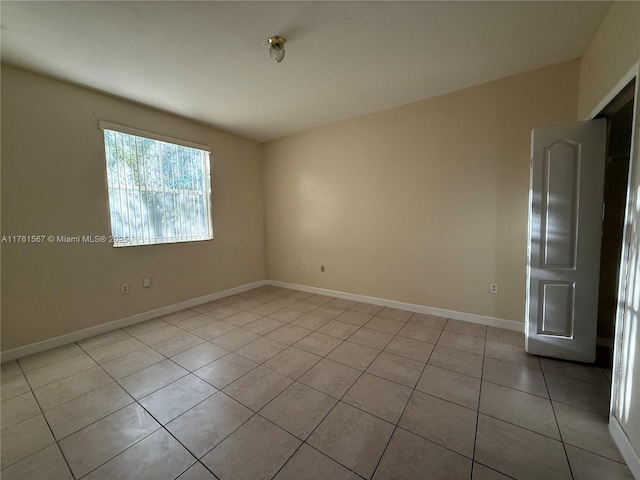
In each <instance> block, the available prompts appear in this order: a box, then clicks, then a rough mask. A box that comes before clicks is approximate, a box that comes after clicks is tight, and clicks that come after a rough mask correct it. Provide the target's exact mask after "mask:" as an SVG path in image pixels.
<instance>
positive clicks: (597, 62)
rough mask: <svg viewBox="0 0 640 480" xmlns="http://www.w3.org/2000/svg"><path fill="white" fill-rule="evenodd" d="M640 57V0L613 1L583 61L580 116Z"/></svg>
mask: <svg viewBox="0 0 640 480" xmlns="http://www.w3.org/2000/svg"><path fill="white" fill-rule="evenodd" d="M639 57H640V1H617V2H613V4H612V5H611V8H610V9H609V11H608V12H607V15H606V17H605V18H604V20H603V21H602V24H601V25H600V27H599V28H598V31H597V32H596V34H595V35H594V37H593V39H592V40H591V43H590V44H589V47H588V48H587V51H586V52H585V53H584V55H583V56H582V61H581V65H580V95H579V101H578V119H580V120H584V119H585V118H586V117H587V115H589V114H590V113H591V111H592V110H593V109H594V108H595V107H596V106H597V105H598V103H599V102H600V100H602V99H603V98H604V97H605V95H607V93H609V92H610V91H611V89H612V88H613V87H615V86H616V84H617V83H618V81H619V80H620V78H621V77H622V76H623V75H624V74H625V73H627V71H628V70H629V69H630V68H631V67H632V66H633V64H634V63H635V62H636V61H637V60H638V58H639Z"/></svg>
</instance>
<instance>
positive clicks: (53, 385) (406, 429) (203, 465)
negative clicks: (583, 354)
mask: <svg viewBox="0 0 640 480" xmlns="http://www.w3.org/2000/svg"><path fill="white" fill-rule="evenodd" d="M608 398H609V380H608V377H607V376H606V375H605V372H603V370H601V369H599V368H596V367H589V366H584V365H578V364H573V363H567V362H560V361H557V360H551V359H545V358H537V357H534V356H531V355H528V354H526V353H525V352H524V348H523V338H522V335H521V334H518V333H515V332H511V331H507V330H501V329H497V328H492V327H485V326H482V325H476V324H471V323H465V322H460V321H456V320H447V319H444V318H438V317H433V316H429V315H422V314H412V313H411V312H407V311H403V310H396V309H392V308H382V307H378V306H375V305H370V304H361V303H356V302H352V301H349V300H342V299H336V298H332V297H328V296H324V295H313V294H309V293H304V292H299V291H292V290H286V289H283V288H277V287H261V288H258V289H255V290H252V291H249V292H245V293H242V294H240V295H234V296H231V297H227V298H224V299H221V300H219V301H215V302H209V303H207V304H204V305H199V306H197V307H194V308H193V309H188V310H183V311H181V312H176V313H173V314H171V315H166V316H164V317H162V318H158V319H153V320H149V321H147V322H144V323H140V324H137V325H134V326H131V327H128V328H124V329H120V330H116V331H113V332H109V333H106V334H104V335H99V336H97V337H93V338H89V339H86V340H82V341H79V342H77V343H73V344H70V345H66V346H63V347H59V348H55V349H52V350H49V351H47V352H43V353H39V354H36V355H32V356H30V357H25V358H21V359H19V360H17V361H12V362H8V363H5V364H2V406H1V415H2V423H1V424H2V447H1V464H2V472H1V474H2V478H3V479H5V480H14V479H16V480H17V479H29V480H39V479H56V480H57V479H72V478H76V479H79V478H86V479H112V478H127V479H129V478H153V479H175V478H179V479H181V480H194V479H214V478H219V479H222V480H243V479H247V480H260V479H271V478H275V479H276V480H284V479H292V480H293V479H295V480H304V479H314V480H315V479H353V480H356V479H359V478H366V479H370V478H373V479H376V480H377V479H401V480H411V479H419V478H420V479H422V478H433V479H465V480H487V479H505V478H516V479H540V480H553V479H567V480H569V479H574V480H586V479H605V478H606V479H608V480H614V479H627V480H630V479H631V478H632V477H631V475H630V473H629V470H628V468H627V467H626V466H625V465H624V462H623V460H622V457H621V456H620V453H619V452H618V450H617V448H616V447H615V445H614V444H613V441H612V439H611V437H610V435H609V432H608V429H607V416H606V415H607V405H608Z"/></svg>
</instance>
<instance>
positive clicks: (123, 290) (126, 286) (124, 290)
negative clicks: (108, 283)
mask: <svg viewBox="0 0 640 480" xmlns="http://www.w3.org/2000/svg"><path fill="white" fill-rule="evenodd" d="M120 293H121V294H122V295H126V294H127V293H129V284H128V283H123V284H122V285H120Z"/></svg>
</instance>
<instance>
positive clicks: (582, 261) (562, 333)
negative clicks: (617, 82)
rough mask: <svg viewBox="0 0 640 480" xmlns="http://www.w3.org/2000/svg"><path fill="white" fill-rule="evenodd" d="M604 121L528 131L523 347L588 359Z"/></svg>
mask: <svg viewBox="0 0 640 480" xmlns="http://www.w3.org/2000/svg"><path fill="white" fill-rule="evenodd" d="M606 128H607V121H606V120H605V119H601V120H592V121H588V122H580V123H575V124H570V125H558V126H553V127H542V128H537V129H535V130H533V132H532V139H531V180H530V187H529V238H528V248H527V253H528V265H527V302H526V318H525V323H526V327H525V328H526V331H525V348H526V350H527V352H529V353H532V354H535V355H543V356H547V357H556V358H562V359H566V360H575V361H579V362H588V363H592V362H593V361H595V355H596V328H597V314H598V280H599V270H600V243H601V239H602V196H603V188H604V163H605V150H606Z"/></svg>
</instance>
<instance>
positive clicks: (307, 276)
mask: <svg viewBox="0 0 640 480" xmlns="http://www.w3.org/2000/svg"><path fill="white" fill-rule="evenodd" d="M578 71H579V62H578V61H572V62H567V63H562V64H558V65H555V66H551V67H548V68H544V69H540V70H536V71H533V72H529V73H525V74H522V75H517V76H514V77H510V78H506V79H502V80H499V81H496V82H492V83H488V84H485V85H481V86H478V87H474V88H469V89H465V90H462V91H458V92H455V93H452V94H448V95H443V96H440V97H436V98H432V99H429V100H425V101H422V102H418V103H414V104H410V105H407V106H403V107H400V108H395V109H392V110H388V111H384V112H379V113H375V114H371V115H367V116H364V117H360V118H356V119H352V120H348V121H345V122H340V123H337V124H334V125H330V126H327V127H323V128H318V129H314V130H312V131H308V132H305V133H301V134H298V135H294V136H291V137H287V138H283V139H280V140H276V141H273V142H269V143H267V144H265V147H264V158H265V208H266V226H267V258H268V277H269V278H270V279H274V280H280V281H285V282H292V283H297V284H304V285H312V286H317V287H322V288H329V289H334V290H340V291H344V292H352V293H358V294H365V295H372V296H376V297H382V298H385V299H392V300H398V301H404V302H410V303H415V304H420V305H426V306H429V307H437V308H444V309H450V310H456V311H461V312H467V313H473V314H479V315H488V316H493V317H498V318H503V319H509V320H517V321H523V317H524V298H525V265H526V223H527V201H528V185H529V144H530V131H531V129H532V128H533V127H536V126H540V125H548V124H555V123H562V122H571V121H573V120H574V119H575V116H576V113H577V81H578ZM301 262H307V264H308V265H309V269H308V270H307V271H302V269H301ZM321 265H325V266H326V272H325V273H321V272H320V266H321ZM490 282H497V283H498V284H499V288H500V293H499V294H498V295H491V294H489V283H490Z"/></svg>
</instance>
